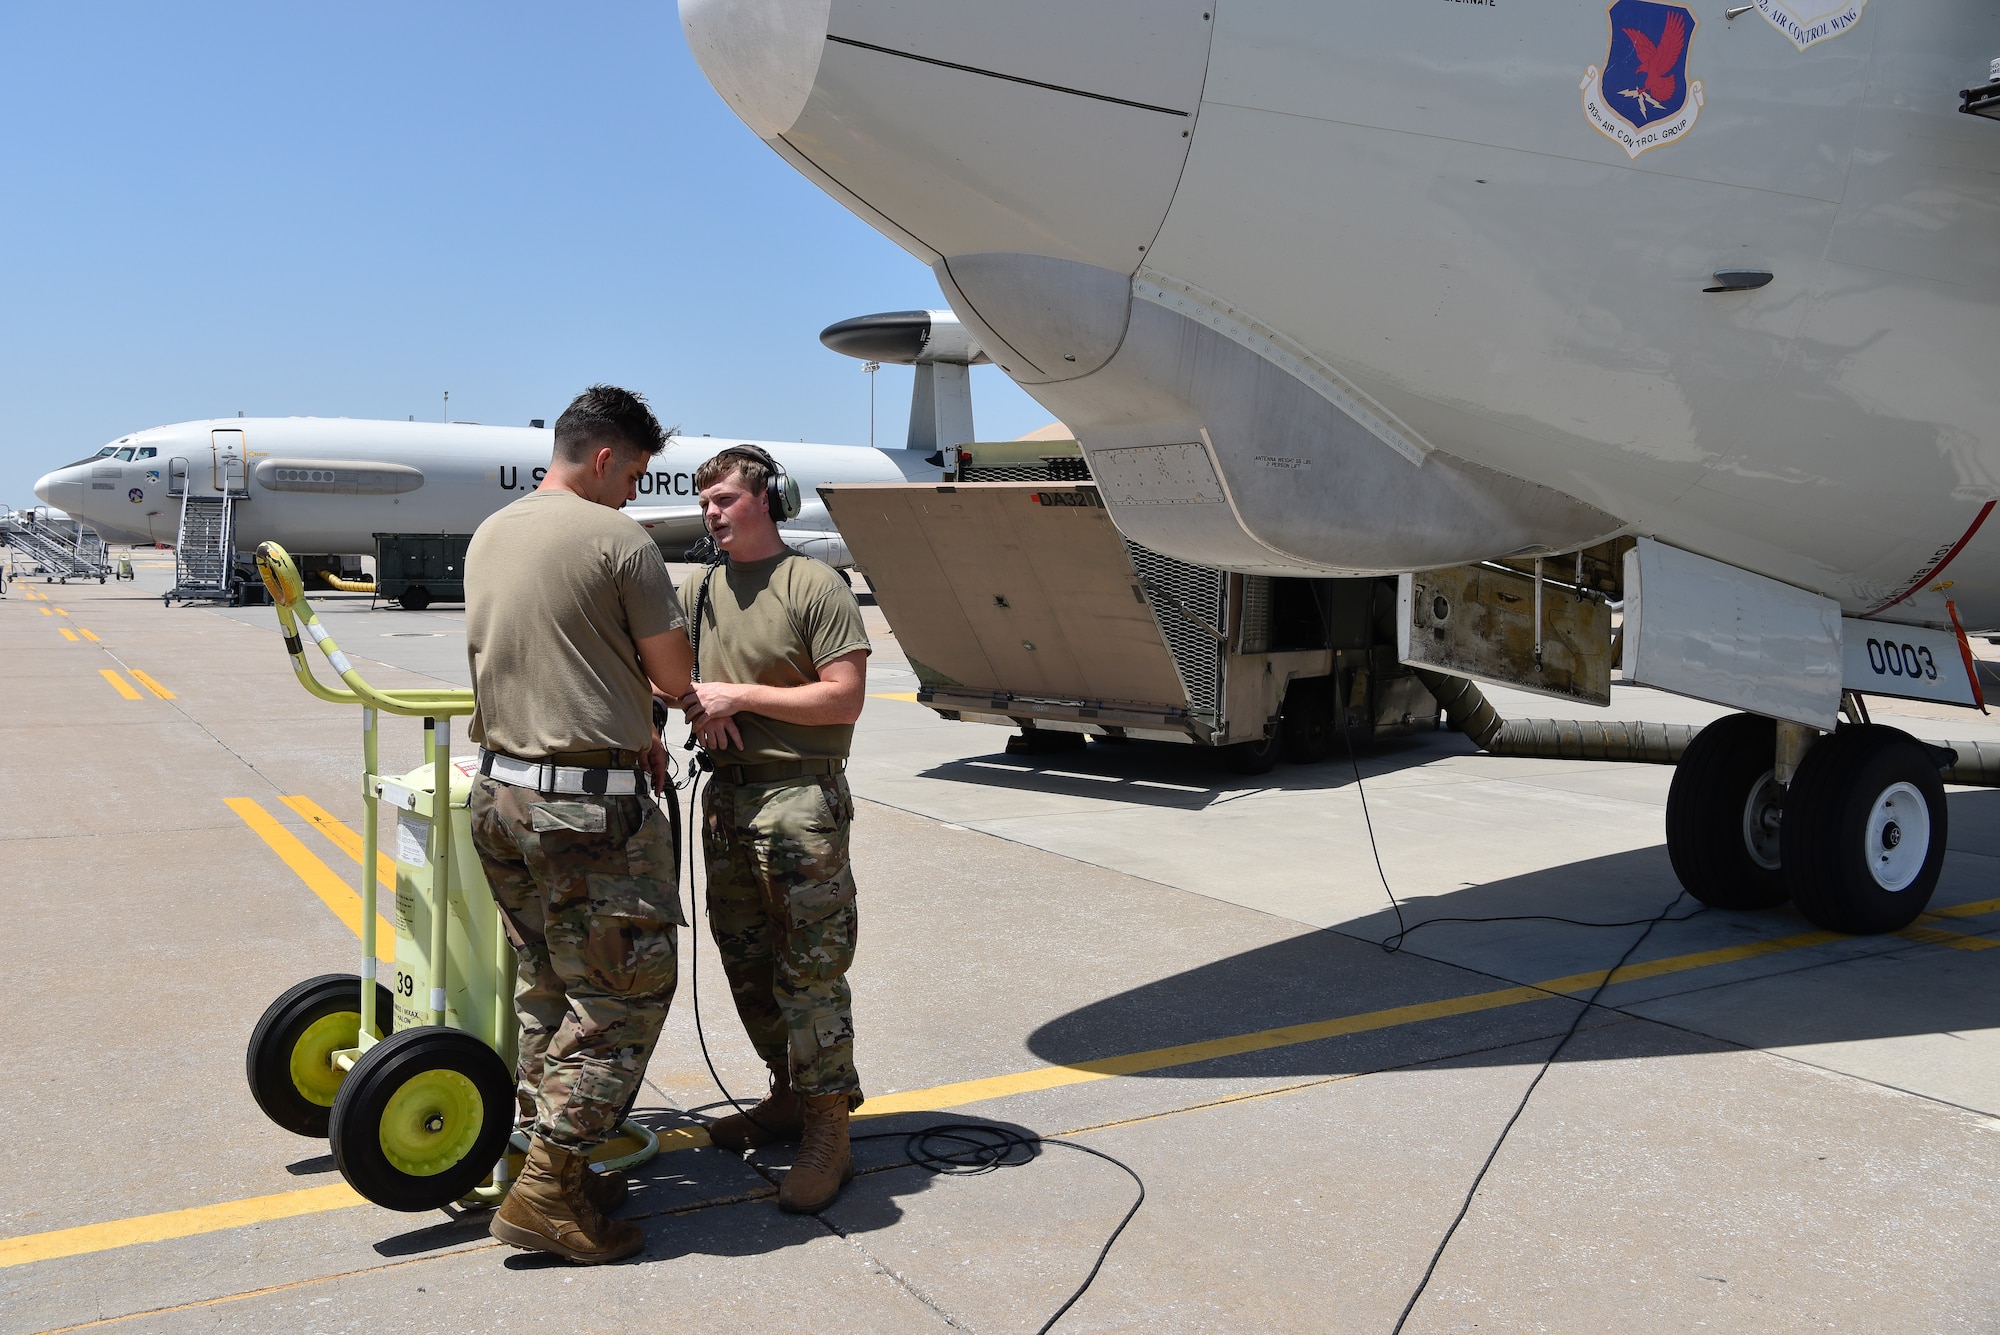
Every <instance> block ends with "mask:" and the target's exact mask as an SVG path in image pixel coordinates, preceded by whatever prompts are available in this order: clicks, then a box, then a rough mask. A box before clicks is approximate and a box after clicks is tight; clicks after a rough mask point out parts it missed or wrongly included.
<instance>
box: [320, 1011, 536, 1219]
mask: <svg viewBox="0 0 2000 1335" xmlns="http://www.w3.org/2000/svg"><path fill="white" fill-rule="evenodd" d="M513 1126H514V1076H513V1073H512V1072H511V1071H509V1070H508V1069H507V1067H506V1064H505V1063H503V1062H502V1061H501V1060H500V1057H499V1055H498V1054H497V1053H495V1052H494V1051H493V1049H492V1048H490V1047H488V1046H486V1044H485V1043H483V1042H481V1041H480V1040H479V1039H477V1038H475V1037H473V1036H472V1035H471V1034H468V1033H466V1032H464V1031H463V1030H459V1029H448V1028H444V1027H441V1026H437V1025H427V1026H424V1027H423V1028H419V1029H405V1030H403V1031H401V1032H400V1033H397V1034H395V1035H393V1036H392V1037H390V1038H387V1039H384V1040H383V1041H382V1042H380V1043H378V1044H376V1045H375V1046H374V1047H372V1048H370V1049H369V1050H368V1052H367V1053H366V1054H365V1055H364V1056H363V1057H362V1058H361V1060H360V1061H358V1062H356V1063H355V1064H354V1069H353V1070H352V1071H350V1072H348V1075H347V1079H346V1081H345V1082H343V1083H342V1084H341V1087H340V1096H339V1098H338V1099H336V1100H335V1102H334V1105H333V1119H332V1123H331V1129H330V1131H331V1133H330V1139H331V1141H332V1144H333V1160H334V1163H335V1164H336V1165H338V1166H339V1168H340V1172H341V1176H343V1177H345V1178H346V1179H347V1183H348V1185H349V1186H351V1187H353V1188H354V1189H355V1190H356V1191H358V1192H360V1193H361V1194H362V1195H363V1196H365V1197H367V1198H368V1199H369V1200H371V1201H373V1202H375V1204H377V1205H380V1206H383V1207H385V1208H387V1209H391V1210H435V1209H437V1208H439V1207H441V1206H445V1205H449V1204H451V1203H452V1202H453V1201H456V1200H458V1199H460V1198H461V1197H463V1196H465V1195H466V1194H467V1193H469V1192H470V1191H471V1190H472V1189H473V1188H474V1187H476V1186H478V1185H479V1184H480V1182H481V1181H482V1180H483V1179H484V1178H485V1177H486V1175H487V1174H488V1173H490V1172H491V1171H492V1170H493V1166H494V1165H495V1164H496V1163H497V1162H498V1161H499V1158H500V1156H501V1154H503V1153H504V1152H505V1151H506V1147H507V1137H508V1135H509V1133H511V1132H512V1130H513Z"/></svg>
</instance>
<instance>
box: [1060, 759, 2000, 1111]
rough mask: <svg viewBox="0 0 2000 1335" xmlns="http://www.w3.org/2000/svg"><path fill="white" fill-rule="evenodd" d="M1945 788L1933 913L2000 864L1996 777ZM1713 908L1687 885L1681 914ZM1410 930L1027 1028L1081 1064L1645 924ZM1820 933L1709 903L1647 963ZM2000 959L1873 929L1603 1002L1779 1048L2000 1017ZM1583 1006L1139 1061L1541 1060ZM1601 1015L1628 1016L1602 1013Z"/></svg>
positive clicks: (1270, 1064) (1323, 944)
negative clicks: (1203, 1056) (1948, 831)
mask: <svg viewBox="0 0 2000 1335" xmlns="http://www.w3.org/2000/svg"><path fill="white" fill-rule="evenodd" d="M1949 800H1950V804H1951V818H1952V829H1953V835H1952V838H1951V841H1950V848H1951V854H1950V856H1949V858H1948V860H1947V862H1946V869H1945V876H1944V879H1943V880H1942V881H1941V882H1940V884H1939V889H1938V893H1937V895H1936V896H1935V898H1934V899H1933V901H1932V903H1933V905H1934V906H1936V907H1943V906H1946V905H1949V904H1952V903H1965V902H1969V901H1973V900H1978V899H1983V898H1986V897H1989V896H1991V895H1992V893H1993V887H1994V878H1993V875H1992V871H1993V865H1994V864H1992V863H1990V862H1987V861H1985V859H1986V858H1989V857H2000V790H1992V789H1983V790H1976V791H1967V792H1956V793H1953V794H1951V795H1950V798H1949ZM1961 832H1962V833H1961ZM1679 890H1680V886H1679V884H1678V882H1676V881H1675V879H1674V875H1673V869H1672V867H1671V865H1670V864H1669V863H1668V860H1667V856H1666V850H1665V848H1663V847H1654V848H1645V849H1637V850H1633V851H1631V852H1626V853H1618V854H1613V855H1610V856H1607V857H1599V858H1591V859H1587V860H1584V861H1580V862H1575V863H1570V864H1567V865H1564V866H1560V867H1552V868H1548V869H1546V870H1543V871H1538V872H1533V873H1530V874H1528V875H1524V876H1518V877H1512V878H1508V879H1506V880H1501V881H1496V882H1492V883H1489V884H1484V885H1477V886H1469V887H1466V888H1464V889H1462V890H1458V891H1454V892H1452V893H1449V894H1443V895H1434V896H1416V897H1412V898H1409V899H1405V900H1404V901H1403V918H1404V921H1405V922H1406V923H1408V924H1410V925H1412V926H1413V927H1414V926H1415V924H1418V923H1420V922H1423V921H1425V920H1428V919H1434V918H1448V917H1458V918H1497V917H1505V916H1511V915H1526V914H1549V915H1556V916H1560V917H1567V918H1574V919H1580V920H1584V921H1588V922H1604V923H1614V922H1625V921H1631V920H1638V921H1639V922H1641V923H1643V922H1644V921H1645V920H1647V919H1650V918H1652V917H1653V916H1654V915H1655V914H1658V913H1660V912H1661V910H1662V909H1663V907H1665V906H1666V905H1668V904H1670V903H1673V902H1674V896H1675V895H1676V894H1677V893H1678V892H1679ZM1699 908H1700V905H1698V904H1696V903H1695V902H1694V901H1693V900H1692V899H1687V898H1683V899H1681V900H1680V901H1679V902H1678V904H1677V905H1676V906H1675V907H1674V908H1673V910H1672V916H1675V917H1679V916H1680V915H1683V914H1689V913H1693V912H1694V911H1695V910H1697V909H1699ZM1937 925H1938V926H1940V927H1942V928H1943V929H1945V930H1947V931H1952V932H1957V933H1966V934H1971V933H1977V932H1979V931H1980V930H1981V929H1982V928H1983V927H1986V926H1989V925H1990V924H1988V923H1987V922H1986V921H1984V920H1982V919H1965V920H1958V921H1953V920H1940V921H1939V923H1938V924H1937ZM1395 930H1396V920H1395V918H1394V916H1393V915H1392V914H1391V913H1389V912H1386V911H1385V912H1382V913H1377V914H1374V915H1371V916H1370V917H1368V918H1365V919H1361V920H1358V921H1355V922H1350V923H1347V924H1344V925H1343V926H1341V927H1340V928H1338V929H1334V930H1324V931H1311V930H1307V931H1302V932H1301V933H1300V934H1299V935H1297V936H1293V937H1290V938H1287V939H1285V940H1283V941H1278V942H1275V943H1273V944H1270V945H1267V946H1262V947H1259V948H1257V949H1255V950H1249V951H1245V952H1243V953H1241V954H1238V955H1233V956H1230V957H1228V958H1226V959H1220V960H1216V961H1214V962H1213V963H1209V964H1204V965H1201V966H1199V967H1197V968H1193V969H1189V970H1186V971H1184V972H1182V973H1178V974H1175V975H1173V976H1171V977H1167V978H1162V979H1159V980H1158V981H1156V982H1152V983H1148V984H1145V985H1143V986H1140V987H1136V988H1132V989H1129V990H1127V991H1124V992H1120V993H1117V994H1115V995H1112V996H1108V997H1105V998H1103V999H1102V1000H1100V1001H1096V1002H1092V1003H1090V1004H1089V1005H1086V1006H1082V1007H1079V1008H1077V1009H1075V1010H1072V1011H1070V1012H1069V1013H1068V1014H1065V1015H1062V1016H1060V1017H1058V1018H1057V1019H1054V1020H1052V1021H1050V1022H1049V1023H1047V1024H1045V1025H1043V1026H1042V1027H1041V1028H1039V1029H1037V1030H1036V1031H1035V1032H1034V1033H1032V1034H1031V1035H1029V1038H1028V1048H1029V1050H1030V1051H1031V1052H1033V1053H1034V1054H1035V1056H1036V1057H1038V1058H1040V1059H1041V1060H1043V1061H1045V1062H1049V1063H1051V1064H1054V1065H1076V1064H1081V1063H1086V1062H1090V1061H1092V1060H1096V1059H1102V1058H1107V1057H1113V1056H1118V1055H1121V1054H1126V1053H1135V1052H1147V1051H1151V1050H1153V1049H1157V1048H1168V1047H1175V1046H1178V1045H1181V1044H1187V1043H1196V1042H1201V1041H1204V1040H1209V1039H1218V1038H1226V1037H1229V1036H1232V1035H1239V1034H1245V1033H1254V1032H1258V1031H1261V1030H1266V1029H1275V1028H1279V1027H1281V1026H1287V1025H1298V1024H1310V1023H1312V1022H1315V1021H1321V1020H1329V1019H1334V1018H1337V1017H1341V1016H1348V1015H1359V1014H1365V1013H1368V1012H1373V1011H1378V1010H1386V1009H1389V1008H1392V1007H1401V1006H1411V1005H1418V1004H1422V1003H1425V1002H1431V1001H1439V1000H1444V999H1448V998H1454V997H1461V996H1466V995H1470V994H1474V993H1480V992H1486V991H1490V990H1493V989H1496V988H1500V987H1505V986H1507V985H1509V984H1514V983H1533V982H1536V981H1538V980H1541V979H1547V978H1555V977H1564V976H1568V975H1571V974H1575V973H1583V972H1589V971H1592V970H1599V969H1606V968H1609V967H1610V966H1612V965H1613V964H1615V963H1616V962H1617V961H1618V959H1619V957H1620V956H1621V955H1622V954H1623V953H1624V951H1625V949H1626V947H1628V946H1629V945H1631V944H1632V942H1633V940H1634V939H1635V938H1636V937H1637V936H1638V934H1639V933H1640V932H1641V931H1642V930H1644V929H1643V926H1623V927H1586V926H1573V925H1568V924H1564V923H1557V922H1548V921H1513V922H1488V923H1450V924H1439V925H1437V926H1435V927H1431V928H1419V929H1417V930H1415V931H1414V932H1413V934H1412V935H1411V936H1410V937H1409V938H1408V940H1407V942H1406V946H1405V950H1404V951H1403V952H1402V953H1398V954H1391V953H1389V952H1387V951H1385V950H1384V949H1383V948H1382V946H1381V944H1380V943H1381V941H1382V940H1383V939H1384V938H1386V937H1388V936H1389V935H1390V934H1391V933H1393V932H1394V931H1395ZM1812 930H1813V928H1812V925H1811V924H1810V923H1808V922H1806V921H1805V919H1803V918H1801V917H1800V916H1799V915H1798V914H1797V913H1796V912H1795V911H1793V910H1792V909H1791V908H1790V907H1789V906H1787V907H1784V908H1779V909H1773V910H1769V911H1764V912H1744V913H1732V912H1726V911H1722V910H1712V909H1711V910H1706V911H1703V912H1701V913H1699V914H1698V915H1697V916H1694V917H1692V918H1690V919H1688V920H1687V921H1685V922H1680V923H1665V924H1662V925H1661V926H1660V927H1658V928H1656V929H1655V931H1654V933H1653V935H1652V936H1651V938H1650V939H1649V940H1648V941H1647V942H1646V943H1645V945H1644V946H1643V947H1642V949H1641V952H1640V953H1639V954H1638V955H1637V956H1635V959H1637V960H1641V961H1644V960H1654V959H1662V958H1666V957H1669V956H1674V955H1680V954H1684V953H1691V952H1701V951H1709V950H1714V949H1717V948H1719V947H1727V946H1731V945H1738V944H1743V943H1748V942H1753V941H1759V940H1765V939H1769V938H1772V937H1782V936H1788V935H1792V934H1794V933H1803V932H1809V931H1812ZM1996 970H2000V951H1994V950H1980V951H1977V952H1973V951H1963V950H1955V949H1952V948H1950V947H1948V946H1945V945H1940V944H1934V943H1922V942H1918V941H1914V940H1909V939H1903V938H1897V937H1857V938H1852V939H1851V944H1850V943H1849V942H1840V943H1836V944H1834V945H1829V946H1822V947H1818V948H1815V949H1812V950H1800V951H1797V952H1788V953H1786V954H1781V955H1775V956H1765V957H1761V958H1759V959H1755V960H1750V961H1746V962H1741V963H1730V964H1724V965H1720V966H1714V967H1706V968H1690V969H1689V970H1687V971H1686V972H1684V973H1680V974H1676V975H1667V976H1664V977H1662V978H1660V979H1657V980H1652V981H1648V982H1646V983H1641V984H1634V985H1632V986H1630V987H1628V988H1627V989H1625V990H1624V991H1622V992H1620V991H1613V992H1612V993H1611V994H1609V995H1607V996H1606V997H1605V999H1604V1000H1605V1002H1606V1003H1607V1004H1609V1005H1618V1006H1626V1005H1633V1004H1639V1003H1641V1002H1642V1001H1643V1000H1644V999H1646V998H1669V999H1670V998H1672V997H1674V996H1676V995H1677V994H1688V993H1704V992H1707V991H1708V990H1709V989H1715V991H1714V994H1713V997H1712V998H1710V997H1706V996H1697V997H1695V998H1694V999H1693V1002H1692V1003H1691V1005H1692V1008H1693V1012H1694V1014H1693V1015H1692V1016H1690V1015H1689V1014H1687V1013H1680V1014H1678V1015H1677V1017H1676V1019H1675V1023H1676V1024H1682V1025H1688V1026H1692V1027H1694V1028H1700V1027H1702V1026H1704V1025H1709V1026H1711V1027H1713V1028H1715V1029H1716V1030H1717V1032H1720V1033H1727V1034H1728V1035H1729V1036H1730V1037H1729V1039H1728V1040H1724V1039H1720V1038H1713V1037H1702V1038H1697V1039H1696V1040H1695V1041H1696V1043H1697V1045H1698V1047H1699V1046H1700V1045H1703V1044H1705V1045H1708V1048H1709V1050H1715V1051H1722V1050H1732V1049H1735V1048H1737V1047H1739V1046H1745V1045H1747V1046H1754V1047H1760V1048H1781V1047H1790V1046H1794V1045H1806V1044H1821V1043H1837V1042H1847V1041H1853V1040H1859V1039H1874V1038H1892V1037H1902V1036H1909V1035H1921V1034H1941V1033H1961V1032H1965V1031H1971V1030H1979V1029H1991V1028H2000V987H1996V986H1994V984H1995V982H1996V981H2000V975H1996ZM1640 1008H1641V1010H1642V1011H1643V1010H1644V1009H1645V1008H1646V1007H1645V1006H1644V1005H1641V1007H1640ZM1572 1014H1574V1011H1573V1008H1572V1003H1571V1002H1569V1001H1564V1000H1560V999H1555V998H1551V999H1550V1000H1548V1001H1534V1002H1527V1003H1522V1004H1514V1005H1507V1006H1500V1007H1496V1008H1493V1009H1490V1010H1485V1011H1480V1012H1476V1013H1472V1014H1467V1015H1461V1016H1455V1017H1452V1016H1447V1017H1440V1018H1435V1019H1426V1020H1423V1021H1421V1022H1416V1023H1404V1024H1396V1025H1390V1026H1386V1027H1383V1028H1380V1029H1375V1030H1372V1031H1364V1032H1360V1033H1355V1034H1350V1035H1345V1036H1341V1037H1335V1038H1328V1039H1321V1040H1315V1041H1311V1042H1304V1043H1295V1044H1291V1045H1288V1046H1279V1047H1272V1048H1267V1049H1264V1050H1261V1051H1255V1052H1248V1053H1243V1054H1239V1055H1235V1056H1228V1057H1221V1058H1216V1059H1213V1060H1209V1061H1205V1062H1201V1063H1199V1064H1196V1065H1191V1066H1189V1065H1184V1066H1178V1067H1168V1068H1163V1069H1160V1070H1157V1071H1151V1072H1142V1073H1140V1074H1142V1075H1147V1076H1152V1077H1155V1078H1164V1079H1173V1078H1181V1077H1185V1076H1189V1075H1198V1076H1200V1077H1203V1078H1225V1079H1226V1078H1231V1077H1255V1078H1259V1079H1268V1078H1284V1077H1313V1076H1325V1075H1342V1074H1350V1073H1358V1072H1362V1071H1370V1070H1380V1069H1383V1068H1385V1067H1392V1066H1400V1065H1405V1064H1409V1063H1414V1062H1429V1061H1438V1060H1442V1059H1445V1058H1448V1057H1454V1056H1460V1055H1465V1060H1469V1061H1475V1062H1493V1063H1497V1064H1502V1065H1511V1064H1516V1063H1522V1062H1539V1061H1540V1060H1542V1058H1543V1056H1544V1055H1546V1051H1547V1045H1546V1044H1545V1043H1537V1042H1527V1040H1529V1039H1532V1038H1538V1037H1541V1036H1545V1035H1552V1034H1557V1033H1560V1032H1562V1030H1563V1029H1564V1028H1566V1027H1567V1026H1568V1023H1569V1019H1570V1017H1571V1015H1572ZM1702 1017H1707V1018H1702ZM1601 1018H1602V1019H1607V1020H1608V1019H1610V1018H1612V1017H1611V1015H1610V1013H1609V1012H1603V1013H1602V1015H1601ZM1587 1023H1589V1022H1587ZM1635 1055H1636V1054H1635Z"/></svg>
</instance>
